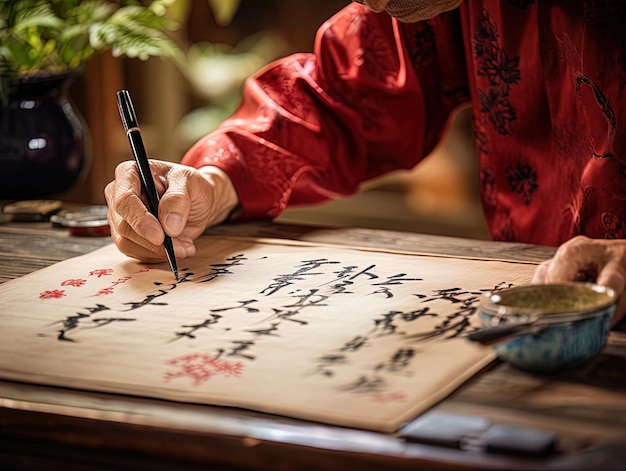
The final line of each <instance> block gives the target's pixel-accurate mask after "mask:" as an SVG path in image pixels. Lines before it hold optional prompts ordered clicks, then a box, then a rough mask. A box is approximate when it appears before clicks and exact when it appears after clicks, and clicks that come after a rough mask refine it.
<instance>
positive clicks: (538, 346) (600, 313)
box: [479, 283, 617, 372]
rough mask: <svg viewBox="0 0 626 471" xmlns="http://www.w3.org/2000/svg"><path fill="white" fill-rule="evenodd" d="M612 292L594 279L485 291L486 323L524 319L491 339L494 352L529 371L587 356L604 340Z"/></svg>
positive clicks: (483, 316)
mask: <svg viewBox="0 0 626 471" xmlns="http://www.w3.org/2000/svg"><path fill="white" fill-rule="evenodd" d="M616 301H617V295H616V293H615V292H614V291H613V290H612V289H610V288H607V287H605V286H601V285H597V284H593V283H562V284H537V285H526V286H519V287H514V288H508V289H504V290H499V291H497V292H487V293H484V294H483V296H482V298H481V302H480V309H479V317H480V319H481V322H482V323H483V325H484V326H485V327H495V326H502V325H503V324H515V323H518V324H523V325H526V326H527V327H525V328H524V329H523V330H522V331H521V333H519V334H517V335H516V336H513V337H511V338H509V339H507V340H504V341H502V342H499V343H496V344H495V345H494V347H493V348H494V349H495V352H496V354H497V355H498V357H499V358H500V359H502V360H504V361H506V362H508V363H510V364H511V365H513V366H515V367H517V368H520V369H523V370H528V371H534V372H550V371H557V370H561V369H565V368H569V367H572V366H575V365H577V364H579V363H582V362H584V361H586V360H589V359H591V358H592V357H594V356H595V355H597V354H598V353H600V352H601V351H602V349H603V348H604V346H605V345H606V341H607V337H608V334H609V330H610V327H611V320H612V318H613V316H614V314H615V309H616Z"/></svg>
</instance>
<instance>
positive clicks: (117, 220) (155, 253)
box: [108, 211, 166, 262]
mask: <svg viewBox="0 0 626 471" xmlns="http://www.w3.org/2000/svg"><path fill="white" fill-rule="evenodd" d="M108 220H109V225H110V226H111V239H112V240H113V242H114V243H115V245H117V247H118V249H119V250H120V252H122V253H123V254H125V255H128V256H129V257H132V258H136V259H138V260H141V261H145V262H155V261H161V260H164V259H165V258H166V256H165V250H164V248H163V246H162V245H161V244H153V243H152V242H150V241H149V240H147V239H146V238H145V237H142V236H141V235H140V234H138V233H137V232H135V230H133V228H132V227H131V226H130V225H129V224H128V223H127V222H126V221H125V220H124V219H123V218H122V217H120V216H119V215H118V214H116V213H115V212H112V211H110V212H109V215H108Z"/></svg>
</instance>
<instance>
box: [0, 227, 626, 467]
mask: <svg viewBox="0 0 626 471" xmlns="http://www.w3.org/2000/svg"><path fill="white" fill-rule="evenodd" d="M211 233H212V234H223V235H244V236H254V237H269V238H286V239H293V240H301V241H309V242H314V243H320V244H335V245H345V244H347V245H352V246H360V247H368V248H372V249H376V248H381V247H385V248H390V249H393V250H400V251H413V252H422V253H437V254H447V255H457V256H459V255H460V256H476V257H480V258H485V257H486V258H496V259H509V260H520V261H528V262H530V263H537V262H539V261H541V260H544V259H546V258H549V257H550V256H551V254H552V253H553V249H551V248H546V247H537V246H531V245H525V244H508V243H496V242H487V241H477V240H464V239H456V238H447V237H437V236H427V235H419V234H414V233H402V232H392V231H381V230H370V229H358V228H351V229H332V228H319V227H317V228H316V227H302V226H289V225H278V224H272V223H258V224H244V225H225V226H220V227H218V228H214V229H212V230H211ZM109 243H111V241H110V239H109V238H107V237H104V238H97V237H73V236H70V235H69V234H68V233H67V231H66V230H65V229H63V228H53V227H52V226H51V225H50V224H49V223H5V224H0V282H5V281H8V280H10V279H12V278H16V277H19V276H22V275H25V274H27V273H29V272H32V271H34V270H37V269H40V268H43V267H45V266H48V265H50V264H53V263H55V262H57V261H60V260H64V259H66V258H69V257H72V256H76V255H80V254H84V253H87V252H89V251H91V250H95V249H96V248H99V247H102V246H104V245H106V244H109ZM624 331H626V326H625V325H624V323H621V324H620V325H619V326H618V327H617V329H616V331H614V332H612V333H611V336H610V338H609V343H608V345H607V347H606V349H605V351H604V352H603V353H602V354H600V355H598V356H597V357H596V358H595V359H593V360H592V361H590V362H588V363H586V364H584V365H581V366H580V367H578V368H576V369H573V370H570V371H567V372H563V373H558V374H551V375H533V374H530V373H525V372H522V371H519V370H516V369H514V368H512V367H510V366H508V365H506V364H502V363H500V362H495V363H494V364H493V365H491V366H490V367H489V368H487V369H485V370H484V371H482V372H481V373H480V374H478V375H476V376H475V377H474V378H472V379H471V380H470V381H468V382H467V383H465V384H464V385H463V386H462V387H460V388H459V389H458V390H457V391H455V392H454V393H453V394H452V395H450V396H449V397H448V398H446V399H445V400H443V401H442V402H440V403H439V404H438V405H436V406H435V407H433V408H432V410H430V411H429V412H428V413H427V414H430V417H452V418H466V419H467V418H469V419H480V420H483V421H488V422H489V423H490V424H492V425H498V426H505V427H514V429H515V430H518V431H519V430H522V431H527V430H540V431H543V432H551V433H554V434H556V437H557V441H556V449H555V451H554V452H553V453H549V454H548V455H547V456H542V457H532V456H528V455H524V454H519V453H515V454H513V453H505V452H502V451H494V450H487V449H486V448H485V447H484V445H483V444H482V443H481V442H480V441H478V442H476V441H472V440H469V441H464V442H462V443H461V444H457V446H456V447H455V446H450V445H449V444H448V445H445V446H443V445H434V444H432V443H431V444H428V443H424V442H423V441H421V440H420V442H418V443H416V442H414V440H411V439H407V437H406V430H407V428H405V429H403V430H400V431H399V432H398V433H395V434H382V433H376V432H369V431H363V430H352V429H347V428H341V427H336V426H329V425H324V424H317V423H310V422H306V421H300V420H295V419H288V418H284V417H275V416H270V415H266V414H260V413H254V412H250V411H245V410H237V409H232V408H223V407H211V406H201V405H195V404H183V403H174V402H169V401H159V400H154V399H143V398H137V397H128V396H122V395H115V394H102V393H94V392H88V391H77V390H70V389H63V388H52V387H46V386H40V385H35V384H26V383H15V382H10V381H0V468H2V469H5V467H6V469H81V470H82V469H84V470H104V469H107V470H109V469H115V470H126V469H128V470H131V469H132V470H141V469H146V470H147V469H150V470H161V469H177V470H186V469H189V470H196V469H205V470H206V469H220V470H223V469H230V470H243V469H252V470H260V469H277V470H307V469H311V470H377V471H378V470H395V469H407V470H408V469H411V470H415V469H563V470H565V469H581V470H582V469H585V470H586V469H604V470H607V469H625V468H626V334H624V333H623V332H624ZM422 418H423V417H422ZM419 420H420V417H418V418H416V421H419ZM410 426H411V424H408V425H407V427H410ZM512 441H515V439H514V440H512Z"/></svg>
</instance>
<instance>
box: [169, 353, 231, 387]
mask: <svg viewBox="0 0 626 471" xmlns="http://www.w3.org/2000/svg"><path fill="white" fill-rule="evenodd" d="M167 364H168V365H170V366H173V367H175V371H169V372H167V373H165V375H164V379H165V380H166V381H169V380H171V379H176V378H185V377H186V378H190V379H191V380H192V381H193V385H194V386H199V385H200V384H202V383H204V382H205V381H207V380H209V379H210V378H211V377H213V376H215V375H222V376H241V374H242V373H243V363H241V362H240V361H228V360H223V359H221V358H216V357H213V356H211V355H207V354H205V353H190V354H188V355H183V356H181V357H177V358H173V359H171V360H168V361H167Z"/></svg>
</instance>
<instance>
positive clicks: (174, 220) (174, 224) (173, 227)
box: [163, 213, 183, 234]
mask: <svg viewBox="0 0 626 471" xmlns="http://www.w3.org/2000/svg"><path fill="white" fill-rule="evenodd" d="M163 224H164V225H165V227H166V229H167V231H168V232H170V233H172V234H180V233H181V232H182V230H183V218H182V217H180V215H178V214H175V213H170V214H168V215H167V216H166V217H165V221H164V223H163Z"/></svg>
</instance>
